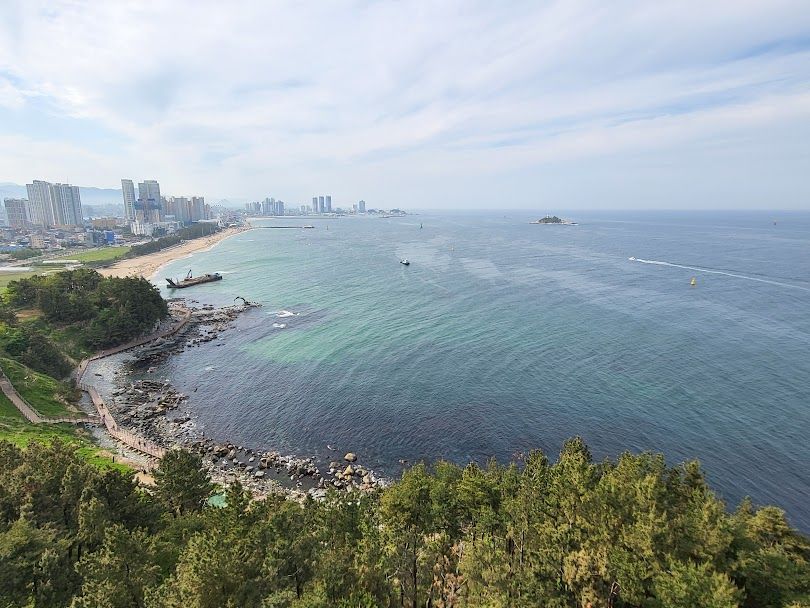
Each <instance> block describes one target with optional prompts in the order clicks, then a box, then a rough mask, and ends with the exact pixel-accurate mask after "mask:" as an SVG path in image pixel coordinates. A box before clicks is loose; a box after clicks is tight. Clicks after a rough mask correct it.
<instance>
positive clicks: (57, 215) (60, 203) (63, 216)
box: [51, 184, 84, 226]
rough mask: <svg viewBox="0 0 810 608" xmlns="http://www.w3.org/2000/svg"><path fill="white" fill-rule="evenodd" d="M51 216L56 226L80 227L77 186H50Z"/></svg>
mask: <svg viewBox="0 0 810 608" xmlns="http://www.w3.org/2000/svg"><path fill="white" fill-rule="evenodd" d="M51 193H52V195H51V200H52V201H53V216H54V219H55V222H54V223H55V224H56V225H57V226H81V225H82V223H83V222H84V220H83V219H82V198H81V195H80V194H79V187H78V186H71V185H70V184H53V185H52V186H51Z"/></svg>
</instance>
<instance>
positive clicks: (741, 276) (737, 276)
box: [627, 257, 810, 291]
mask: <svg viewBox="0 0 810 608" xmlns="http://www.w3.org/2000/svg"><path fill="white" fill-rule="evenodd" d="M627 259H628V260H629V261H631V262H639V263H641V264H653V265H655V266H669V267H671V268H683V269H685V270H694V271H695V272H705V273H708V274H721V275H723V276H727V277H733V278H735V279H744V280H746V281H756V282H757V283H767V284H768V285H778V286H779V287H787V288H789V289H800V290H802V291H810V287H803V286H802V285H794V284H793V283H783V282H781V281H774V280H772V279H762V278H759V277H752V276H749V275H746V274H738V273H736V272H727V271H725V270H717V269H714V268H703V267H701V266H686V265H685V264H674V263H672V262H663V261H661V260H643V259H641V258H635V257H630V258H627Z"/></svg>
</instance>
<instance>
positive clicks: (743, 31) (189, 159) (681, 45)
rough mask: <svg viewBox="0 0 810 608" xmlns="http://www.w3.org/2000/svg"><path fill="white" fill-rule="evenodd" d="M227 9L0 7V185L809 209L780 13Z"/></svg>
mask: <svg viewBox="0 0 810 608" xmlns="http://www.w3.org/2000/svg"><path fill="white" fill-rule="evenodd" d="M236 9H238V10H235V8H234V7H232V6H227V7H225V6H218V5H214V4H207V5H205V6H204V7H203V8H202V9H199V10H198V7H197V5H196V4H191V3H184V2H176V3H172V4H171V5H161V6H153V7H148V8H141V9H136V8H134V7H132V6H129V5H123V4H118V3H110V4H101V3H72V2H59V1H57V2H48V3H45V2H38V1H32V2H21V1H11V2H7V3H4V4H3V6H2V7H0V16H2V17H3V19H0V124H2V125H3V128H2V129H0V181H11V182H14V183H26V182H27V181H28V179H29V175H30V174H31V173H36V174H37V175H51V176H57V175H59V176H62V175H69V176H70V178H71V180H72V182H73V183H79V184H86V185H88V186H90V185H95V186H98V187H111V186H113V185H114V184H116V185H117V180H118V178H117V177H116V176H118V175H127V174H137V175H158V174H160V175H162V176H163V180H164V181H165V182H166V183H167V184H171V188H172V190H175V191H186V192H188V191H198V192H204V193H205V195H206V196H207V197H208V198H209V199H220V198H241V199H247V200H255V199H257V197H258V196H259V194H260V193H261V192H262V191H266V185H267V184H272V185H273V189H274V191H275V192H277V193H278V195H279V196H280V197H281V198H282V199H284V200H295V201H304V200H307V199H305V198H304V197H305V196H306V192H307V191H310V189H311V187H312V184H313V183H316V182H317V183H328V184H330V189H331V191H332V193H333V196H334V197H335V199H336V200H341V201H357V200H359V199H360V198H367V199H369V200H377V201H385V204H386V205H388V206H392V207H396V206H399V207H411V208H413V207H417V206H418V207H420V208H487V207H497V208H509V209H518V208H526V209H530V208H531V209H535V208H548V207H554V208H562V209H572V210H573V209H598V208H618V209H625V208H653V209H657V208H666V209H673V208H674V209H677V208H683V209H687V208H689V209H694V208H707V207H708V208H783V209H803V208H807V207H808V206H810V184H808V183H807V181H806V180H804V179H802V178H801V176H802V175H803V173H804V170H805V169H806V167H805V165H806V160H807V157H808V154H810V143H808V142H810V11H807V10H805V5H804V4H803V3H801V2H796V1H778V2H767V3H766V2H750V3H745V4H740V3H732V2H721V3H716V4H715V5H713V6H712V9H711V10H707V9H706V7H705V5H704V4H701V3H697V2H687V3H677V4H670V3H656V4H654V5H644V6H643V7H636V8H633V7H629V6H628V7H616V6H610V7H605V6H604V5H603V4H601V3H595V2H586V3H580V4H570V3H530V4H524V5H510V6H508V7H505V6H498V5H483V4H479V5H463V4H454V3H446V4H441V5H430V6H424V5H421V6H420V7H419V8H418V10H417V6H416V5H414V4H410V3H399V4H394V3H383V4H373V5H355V6H353V7H346V6H344V5H338V4H318V5H313V6H309V7H301V6H297V7H293V6H290V5H287V6H285V5H272V6H253V5H250V4H246V3H245V4H240V5H238V6H237V7H236ZM124 23H126V24H127V26H126V27H121V24H124ZM403 23H404V24H407V26H408V27H406V28H402V27H401V24H403ZM267 24H271V25H270V26H268V25H267ZM268 27H269V29H268ZM185 28H190V29H191V30H192V31H195V32H197V35H195V36H194V37H192V38H190V39H189V40H187V42H186V44H185V45H184V46H183V48H182V49H178V48H177V45H176V44H175V43H174V39H175V37H174V35H173V33H174V32H176V31H178V30H180V29H185ZM145 32H148V35H149V36H150V39H151V40H154V41H156V43H155V44H150V45H146V46H145V45H142V44H139V43H138V41H139V40H140V39H142V36H143V35H144V33H145ZM394 32H396V34H395V33H394ZM304 33H306V34H307V35H303V34H304ZM313 38H314V39H316V40H324V41H328V45H329V51H328V52H325V51H324V49H323V48H321V46H320V45H312V44H310V43H309V40H310V39H313ZM42 39H47V40H49V44H48V45H42V44H41V43H40V41H41V40H42ZM472 41H475V42H474V43H473V42H472ZM98 48H104V49H105V52H104V53H98V52H97V49H98ZM120 66H126V68H125V69H121V67H120ZM211 82H217V83H218V85H217V87H215V88H212V87H211V86H210V83H211ZM268 149H272V150H274V151H277V152H278V153H277V154H273V155H272V156H268V155H267V153H266V151H267V150H268ZM413 200H419V201H420V202H419V205H414V204H413V203H412V201H413ZM493 201H495V202H493Z"/></svg>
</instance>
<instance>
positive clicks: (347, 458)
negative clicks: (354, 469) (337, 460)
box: [343, 452, 357, 462]
mask: <svg viewBox="0 0 810 608" xmlns="http://www.w3.org/2000/svg"><path fill="white" fill-rule="evenodd" d="M343 460H345V461H346V462H354V461H355V460H357V454H355V453H354V452H349V453H348V454H346V455H345V456H344V457H343Z"/></svg>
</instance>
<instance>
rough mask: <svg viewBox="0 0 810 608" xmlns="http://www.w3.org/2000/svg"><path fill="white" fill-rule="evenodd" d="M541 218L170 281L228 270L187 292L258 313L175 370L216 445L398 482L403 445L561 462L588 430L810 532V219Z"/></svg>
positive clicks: (366, 222) (484, 221)
mask: <svg viewBox="0 0 810 608" xmlns="http://www.w3.org/2000/svg"><path fill="white" fill-rule="evenodd" d="M529 219H532V218H530V217H529V216H527V215H525V214H519V213H506V214H500V215H431V214H427V215H421V216H418V217H416V216H412V217H407V218H392V219H372V218H343V219H330V220H325V219H321V220H307V221H308V222H311V223H313V224H315V226H316V228H315V229H314V230H277V229H266V228H259V229H256V230H252V231H250V232H247V233H243V234H240V235H238V236H236V237H233V238H231V239H228V240H226V241H224V242H222V243H221V244H219V245H218V246H217V247H215V248H214V249H213V250H211V251H209V252H205V253H199V254H196V255H194V256H193V257H191V258H188V259H185V260H179V261H177V262H174V263H172V264H171V265H170V266H168V267H167V268H165V269H164V270H163V271H161V273H160V276H161V277H163V276H180V275H182V274H184V273H185V272H186V271H187V269H188V268H192V269H193V270H194V271H195V273H202V272H211V271H220V272H223V273H225V279H224V280H223V281H221V282H219V283H213V284H208V285H205V286H201V287H198V288H194V289H193V290H187V291H186V292H183V294H182V295H185V296H189V297H193V298H196V299H198V300H200V301H203V302H211V303H215V304H226V303H231V302H233V299H234V297H235V296H244V297H246V298H248V299H249V300H257V301H260V302H262V303H263V305H264V307H263V308H261V309H257V310H254V311H251V312H250V313H248V314H246V315H244V316H243V317H242V318H241V319H240V320H239V322H238V327H237V329H236V330H234V331H232V332H231V333H230V334H229V335H228V337H227V339H226V340H225V341H224V344H223V345H221V346H215V344H216V343H209V344H206V345H204V346H202V347H200V348H195V349H192V350H190V351H187V352H185V353H183V354H181V355H179V356H177V357H175V358H173V359H171V360H170V361H169V362H167V363H166V364H165V368H166V369H165V370H162V371H166V372H168V374H169V375H170V376H171V377H172V378H173V380H174V381H175V383H176V384H177V385H178V386H179V387H180V388H181V390H185V391H188V392H191V391H192V390H193V389H194V388H197V389H198V390H197V392H196V393H193V394H192V400H191V408H192V410H193V412H194V416H195V419H196V422H197V424H198V426H199V427H200V428H201V429H202V430H203V431H204V432H205V433H206V435H209V436H212V437H215V438H218V439H222V440H225V439H227V440H231V441H235V442H238V443H242V444H246V445H251V446H253V447H257V448H273V449H280V450H283V451H288V452H293V453H298V454H317V455H319V456H321V457H323V458H330V457H331V456H333V453H330V452H328V450H327V449H326V445H327V444H331V445H332V446H334V447H336V448H337V449H338V450H352V451H356V452H359V453H360V455H361V458H362V461H363V462H364V464H367V465H371V466H374V467H375V468H376V469H378V470H380V471H382V472H383V473H387V474H390V475H395V474H397V473H398V471H399V468H400V466H401V465H400V464H399V460H400V459H405V460H408V461H410V462H413V461H415V460H418V459H428V460H433V459H436V458H448V459H452V460H455V461H458V462H465V461H469V460H476V461H483V460H485V459H486V458H488V457H491V456H496V457H497V458H499V459H508V458H510V457H511V456H512V455H513V454H515V453H518V452H520V451H525V450H528V449H531V448H535V447H539V448H542V449H543V450H545V451H547V452H548V453H550V454H555V453H556V452H557V451H558V450H559V448H560V445H561V443H562V442H563V441H564V440H565V439H566V438H567V437H571V436H573V435H581V436H583V437H584V438H585V439H586V441H587V442H588V444H589V445H590V446H591V449H592V451H593V452H594V455H595V456H596V457H597V458H601V457H604V456H615V455H617V454H618V453H620V452H621V451H623V450H647V449H649V450H656V451H662V452H664V453H665V454H666V456H667V458H668V460H669V461H670V462H671V463H673V464H674V463H676V462H680V461H682V460H684V459H687V458H692V457H697V458H699V459H700V460H701V461H702V462H703V463H704V465H705V467H706V469H707V471H708V474H709V478H710V480H711V482H712V483H713V485H714V486H715V487H716V488H718V489H719V491H720V492H721V493H722V494H723V496H724V497H726V498H727V499H728V500H729V501H730V502H737V501H738V500H739V499H740V498H741V497H742V496H744V495H751V496H752V497H753V498H754V499H755V501H757V502H760V503H765V502H775V503H777V504H779V505H781V506H782V507H783V508H785V509H786V510H787V511H788V514H789V516H790V517H791V520H792V521H793V523H794V524H796V525H798V526H800V527H802V528H803V529H805V530H808V529H810V447H808V441H807V434H808V431H809V430H810V407H809V406H810V348H809V347H810V308H808V302H810V214H747V215H745V214H712V213H699V214H691V215H687V214H664V213H659V214H646V215H645V214H630V213H613V214H607V213H603V214H600V215H595V214H592V215H588V214H582V215H581V216H578V217H577V218H576V219H577V220H579V221H580V222H581V223H580V225H578V226H536V225H530V224H528V221H529ZM774 219H776V220H777V223H776V224H775V225H774V223H773V220H774ZM420 222H422V223H423V224H424V229H421V230H420V229H419V223H420ZM302 223H304V222H303V221H299V220H294V219H288V220H285V221H278V220H276V221H264V222H259V223H258V224H257V225H262V226H268V225H280V224H290V225H292V224H302ZM327 226H328V229H327ZM401 257H407V258H409V259H410V260H411V262H412V264H411V265H410V266H409V267H405V266H402V265H401V264H399V263H398V260H399V258H401ZM630 257H635V258H637V260H643V261H631V260H629V259H628V258H630ZM685 267H686V268H685ZM693 276H694V277H696V278H697V281H698V285H697V287H694V288H691V287H690V286H689V280H690V278H691V277H693ZM164 294H166V295H169V294H168V293H167V292H164ZM282 310H287V311H292V312H294V313H296V315H295V316H290V317H286V318H278V317H277V315H276V313H277V312H278V311H282ZM273 323H283V324H286V327H284V328H276V327H273Z"/></svg>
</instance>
